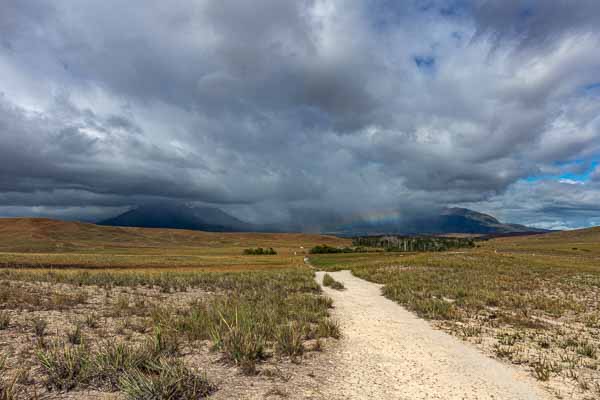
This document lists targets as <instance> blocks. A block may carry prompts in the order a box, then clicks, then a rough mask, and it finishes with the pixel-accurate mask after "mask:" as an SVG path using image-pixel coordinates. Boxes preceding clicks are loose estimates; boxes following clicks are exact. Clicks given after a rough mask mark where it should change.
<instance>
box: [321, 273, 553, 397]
mask: <svg viewBox="0 0 600 400" xmlns="http://www.w3.org/2000/svg"><path fill="white" fill-rule="evenodd" d="M323 274H324V273H323V272H317V279H318V281H319V283H321V282H322V279H323ZM330 274H331V275H332V276H333V277H334V278H335V279H336V280H339V281H341V282H343V283H344V285H345V286H346V288H347V289H346V290H344V291H341V292H340V291H336V290H331V289H328V288H325V291H326V293H327V295H328V296H330V297H332V298H333V300H334V306H335V311H334V315H335V316H336V317H337V318H338V319H339V321H340V322H341V324H342V328H343V333H344V338H343V340H342V341H341V343H340V353H339V355H338V356H337V357H338V359H337V360H336V362H335V363H334V364H333V365H335V367H333V371H332V376H331V378H330V379H328V381H329V382H328V384H327V385H326V386H325V387H324V388H323V395H324V398H327V399H357V400H358V399H361V400H363V399H380V400H391V399H406V400H416V399H444V400H449V399H461V400H467V399H468V400H471V399H502V400H513V399H519V400H525V399H526V400H535V399H550V396H549V395H548V394H547V393H546V392H545V391H544V390H543V389H541V388H540V386H539V385H538V383H537V381H535V380H534V379H533V378H532V377H530V376H528V375H527V374H526V373H524V372H522V371H518V370H516V369H513V368H512V367H510V366H509V365H505V364H502V363H501V362H499V361H496V360H493V359H491V358H488V357H486V356H485V355H483V354H481V353H479V352H478V351H477V350H476V349H474V348H472V347H470V346H469V345H467V344H465V343H463V342H461V341H460V340H459V339H457V338H454V337H452V336H450V335H448V334H446V333H444V332H441V331H438V330H435V329H433V328H432V327H431V326H430V325H429V324H428V323H427V322H426V321H424V320H422V319H419V318H417V317H416V316H414V315H413V314H412V313H410V312H408V311H406V310H405V309H404V308H402V307H401V306H399V305H398V304H396V303H394V302H392V301H391V300H388V299H386V298H384V297H383V296H382V295H381V294H380V288H381V286H379V285H376V284H374V283H370V282H367V281H365V280H362V279H359V278H356V277H354V276H353V275H352V274H351V273H350V272H349V271H341V272H334V273H330Z"/></svg>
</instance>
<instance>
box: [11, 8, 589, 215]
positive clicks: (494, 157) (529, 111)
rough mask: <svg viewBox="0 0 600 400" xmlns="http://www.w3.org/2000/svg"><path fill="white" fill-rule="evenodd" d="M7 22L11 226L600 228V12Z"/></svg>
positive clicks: (254, 13) (279, 11) (19, 12)
mask: <svg viewBox="0 0 600 400" xmlns="http://www.w3.org/2000/svg"><path fill="white" fill-rule="evenodd" d="M0 7H1V11H0V76H2V80H1V83H0V216H2V215H4V216H9V215H11V216H12V215H47V216H58V217H63V218H76V219H85V220H94V219H98V218H102V217H105V216H109V215H112V214H114V213H116V212H118V211H119V210H123V209H126V208H127V207H129V206H132V205H136V204H140V203H143V202H146V201H153V200H164V199H173V200H178V201H188V202H197V203H202V204H212V205H216V206H218V207H221V208H223V209H226V210H229V211H230V212H232V213H234V214H235V215H237V216H239V217H241V218H245V219H248V220H251V221H254V222H282V221H284V222H285V221H290V220H292V219H295V218H296V219H297V218H300V219H311V218H309V217H308V215H311V216H312V218H313V219H314V220H315V222H314V223H315V224H316V223H318V217H319V216H322V217H323V218H335V216H337V215H355V214H368V213H371V212H374V211H394V210H396V211H401V212H405V213H406V212H413V211H415V212H416V210H420V209H421V210H422V209H433V208H438V207H444V206H448V205H468V206H470V207H473V208H475V209H479V210H482V211H489V212H491V213H493V214H495V215H498V216H499V217H501V218H502V219H504V220H507V221H512V222H527V223H531V224H537V225H538V226H546V227H559V226H560V227H576V226H588V225H590V224H597V223H600V219H598V216H599V215H600V214H599V211H600V209H599V208H598V207H597V206H596V204H600V179H599V178H598V176H599V174H598V171H599V170H598V167H597V163H596V162H595V161H596V160H598V159H599V158H600V56H599V55H598V49H599V48H600V6H599V5H598V2H597V1H593V0H581V1H578V2H576V3H573V2H570V1H566V0H559V1H552V2H549V1H544V0H538V1H535V0H528V1H517V0H508V1H506V0H498V1H491V0H487V1H485V0H472V1H462V0H461V1H458V0H454V1H453V0H445V1H444V0H429V1H425V0H414V1H404V2H395V1H387V0H375V1H366V0H364V1H361V0H359V1H343V0H297V1H281V0H254V1H248V2H246V1H233V0H219V1H212V0H210V1H209V0H198V1H171V2H164V1H128V2H122V1H110V0H108V1H89V2H85V4H82V3H80V2H76V1H62V2H55V1H50V0H48V1H44V0H41V1H40V0H36V1H33V0H7V1H4V2H3V4H2V6H0ZM311 223H313V222H311Z"/></svg>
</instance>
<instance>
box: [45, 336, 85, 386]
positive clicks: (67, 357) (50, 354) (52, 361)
mask: <svg viewBox="0 0 600 400" xmlns="http://www.w3.org/2000/svg"><path fill="white" fill-rule="evenodd" d="M36 356H37V358H38V360H39V362H40V365H41V366H42V368H43V369H44V372H45V373H46V376H47V381H46V385H47V386H48V387H51V388H55V389H59V390H65V391H68V390H71V389H73V388H75V387H77V386H78V385H80V384H85V383H87V382H88V381H89V379H90V376H91V375H90V374H91V371H90V358H89V354H88V349H87V348H85V347H84V346H75V347H74V346H68V345H60V344H54V345H52V346H51V347H50V348H48V349H47V350H39V351H38V352H37V353H36Z"/></svg>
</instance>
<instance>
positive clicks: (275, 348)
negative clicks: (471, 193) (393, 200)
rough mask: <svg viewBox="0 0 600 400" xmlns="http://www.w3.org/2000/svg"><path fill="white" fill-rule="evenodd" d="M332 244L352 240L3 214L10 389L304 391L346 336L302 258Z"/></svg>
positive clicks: (0, 289)
mask: <svg viewBox="0 0 600 400" xmlns="http://www.w3.org/2000/svg"><path fill="white" fill-rule="evenodd" d="M323 242H329V243H330V244H331V245H346V243H347V241H344V240H341V239H337V238H332V237H324V236H318V235H301V234H290V235H285V234H280V235H270V234H251V233H244V234H221V233H204V232H190V231H173V230H146V229H134V228H110V227H97V226H95V225H89V224H78V223H62V222H57V221H51V220H31V219H26V220H18V219H16V220H0V249H1V250H3V251H4V252H2V253H0V265H2V267H0V371H1V372H0V399H2V400H14V399H29V398H44V399H46V398H48V399H50V398H52V399H63V398H64V399H67V398H68V399H79V398H81V399H84V398H90V396H92V397H93V396H97V397H98V396H105V395H109V396H110V397H109V398H115V399H121V398H128V399H133V400H138V399H139V400H141V399H144V400H151V399H157V400H158V399H166V398H168V399H199V398H204V397H206V396H208V395H209V394H211V396H212V397H211V398H214V399H220V398H223V399H225V398H238V397H239V396H240V395H241V394H242V393H246V392H247V391H248V390H250V389H249V388H253V389H252V390H253V391H254V392H256V393H263V394H266V393H275V394H277V393H279V394H281V395H282V396H283V395H285V394H286V393H287V392H288V391H289V390H294V389H291V388H295V389H297V388H306V390H308V389H309V388H310V387H314V386H316V383H315V379H317V378H318V377H317V376H316V375H317V373H316V372H317V371H319V368H320V366H321V365H326V364H325V363H323V362H317V361H316V360H317V359H318V358H319V357H323V356H325V355H324V354H323V353H320V350H321V349H322V348H323V347H324V346H327V345H328V341H330V340H331V339H332V338H334V339H335V338H337V337H339V335H340V332H339V328H338V325H337V323H336V321H333V320H331V319H330V318H329V308H330V307H331V301H330V299H328V298H326V297H324V296H323V295H322V294H321V292H320V287H319V286H318V284H317V283H316V282H315V281H314V277H313V272H312V271H310V270H309V269H308V268H307V267H306V266H305V265H304V263H303V254H302V253H303V249H302V247H304V249H308V248H310V247H311V246H314V245H316V244H320V243H323ZM252 247H267V248H268V247H273V248H275V249H276V250H277V253H278V254H277V255H268V256H254V255H242V253H243V250H244V249H245V248H252ZM324 374H325V372H323V375H324Z"/></svg>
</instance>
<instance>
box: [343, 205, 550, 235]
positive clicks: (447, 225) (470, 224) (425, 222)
mask: <svg viewBox="0 0 600 400" xmlns="http://www.w3.org/2000/svg"><path fill="white" fill-rule="evenodd" d="M334 230H335V233H336V234H338V235H342V236H358V235H373V234H386V233H394V234H406V235H419V234H421V235H422V234H449V233H464V234H481V235H504V234H527V233H538V232H546V230H543V229H537V228H531V227H528V226H524V225H518V224H505V223H502V222H500V221H498V220H497V219H496V218H494V217H492V216H491V215H488V214H483V213H480V212H477V211H473V210H469V209H467V208H446V209H444V210H442V211H441V212H439V213H436V214H435V215H427V216H416V217H412V218H410V217H409V218H403V219H401V220H400V219H398V220H391V221H383V222H370V221H359V222H354V223H352V224H347V225H343V226H340V227H338V228H336V229H334Z"/></svg>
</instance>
